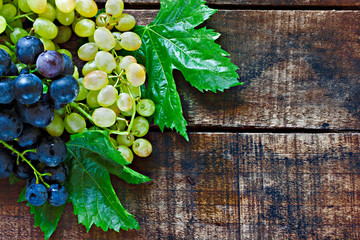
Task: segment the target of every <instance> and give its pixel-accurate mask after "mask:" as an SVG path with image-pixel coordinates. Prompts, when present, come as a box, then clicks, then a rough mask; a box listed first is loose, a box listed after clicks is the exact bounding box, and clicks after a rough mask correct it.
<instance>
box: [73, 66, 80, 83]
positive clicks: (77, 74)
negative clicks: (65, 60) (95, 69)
mask: <svg viewBox="0 0 360 240" xmlns="http://www.w3.org/2000/svg"><path fill="white" fill-rule="evenodd" d="M73 77H74V78H75V79H76V80H78V79H79V77H80V74H79V69H78V67H77V66H75V65H74V73H73Z"/></svg>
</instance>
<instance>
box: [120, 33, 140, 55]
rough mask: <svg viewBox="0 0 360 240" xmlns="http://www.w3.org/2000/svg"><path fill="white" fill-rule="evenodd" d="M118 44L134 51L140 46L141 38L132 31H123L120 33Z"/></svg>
mask: <svg viewBox="0 0 360 240" xmlns="http://www.w3.org/2000/svg"><path fill="white" fill-rule="evenodd" d="M120 45H121V47H122V48H123V49H125V50H127V51H136V50H138V49H139V48H140V47H141V38H140V37H139V35H137V34H136V33H134V32H124V33H123V34H121V41H120Z"/></svg>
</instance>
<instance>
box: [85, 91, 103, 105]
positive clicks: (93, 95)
mask: <svg viewBox="0 0 360 240" xmlns="http://www.w3.org/2000/svg"><path fill="white" fill-rule="evenodd" d="M99 92H100V91H89V92H88V94H87V96H86V104H87V105H88V106H89V107H92V108H96V107H100V105H99V103H98V101H97V96H98V95H99Z"/></svg>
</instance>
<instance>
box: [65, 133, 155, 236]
mask: <svg viewBox="0 0 360 240" xmlns="http://www.w3.org/2000/svg"><path fill="white" fill-rule="evenodd" d="M67 148H68V156H67V159H66V163H67V165H68V167H69V170H70V174H69V178H68V180H67V181H66V188H67V190H68V193H69V200H70V201H71V202H72V203H73V206H74V214H75V215H78V220H79V223H82V224H83V225H84V226H85V227H86V229H87V230H88V231H89V229H90V228H91V226H92V225H93V224H95V225H96V226H98V227H101V228H102V229H103V230H104V231H107V230H108V229H109V228H110V229H114V230H115V231H119V230H120V228H121V229H124V230H127V229H139V224H138V222H137V221H136V220H135V218H134V216H133V215H131V214H130V213H128V212H127V211H126V209H125V208H124V207H123V206H122V205H121V203H120V201H119V199H118V197H117V196H116V193H115V191H114V189H113V187H112V185H111V181H110V174H109V173H112V174H115V175H117V176H119V177H121V178H123V179H124V180H125V181H128V182H130V183H141V182H146V181H149V180H150V179H149V178H148V177H146V176H143V175H141V174H139V173H137V172H135V171H133V170H131V171H130V170H128V169H129V168H128V167H125V166H124V164H128V163H127V162H126V161H125V159H123V157H122V156H121V154H120V153H119V152H118V151H117V150H115V149H113V148H112V147H111V143H110V141H109V139H108V137H106V136H105V134H104V133H102V132H99V131H86V132H84V133H83V134H81V135H77V136H76V137H75V138H73V139H72V140H70V141H69V142H68V143H67ZM124 168H125V169H126V170H125V171H124Z"/></svg>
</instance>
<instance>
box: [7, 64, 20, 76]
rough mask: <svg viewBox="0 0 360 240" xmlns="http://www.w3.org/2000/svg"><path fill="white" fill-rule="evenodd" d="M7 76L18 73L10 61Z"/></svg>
mask: <svg viewBox="0 0 360 240" xmlns="http://www.w3.org/2000/svg"><path fill="white" fill-rule="evenodd" d="M7 74H8V75H9V76H15V75H19V71H18V70H17V67H16V65H15V64H14V63H11V67H10V69H9V71H8V73H7Z"/></svg>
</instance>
